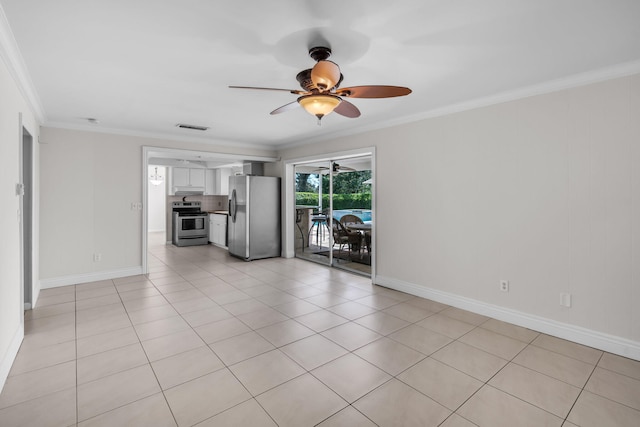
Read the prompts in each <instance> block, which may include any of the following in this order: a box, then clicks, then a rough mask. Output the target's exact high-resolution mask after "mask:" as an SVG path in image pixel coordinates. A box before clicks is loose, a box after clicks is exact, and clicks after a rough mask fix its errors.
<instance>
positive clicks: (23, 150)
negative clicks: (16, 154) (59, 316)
mask: <svg viewBox="0 0 640 427" xmlns="http://www.w3.org/2000/svg"><path fill="white" fill-rule="evenodd" d="M20 156H21V160H20V169H21V172H20V184H19V193H20V196H21V197H20V213H21V215H20V239H21V246H22V253H21V258H22V269H21V270H22V271H21V276H22V289H23V304H24V309H25V310H30V309H31V308H32V307H33V137H32V136H31V134H30V133H29V131H27V130H26V129H25V128H24V127H22V141H21V147H20Z"/></svg>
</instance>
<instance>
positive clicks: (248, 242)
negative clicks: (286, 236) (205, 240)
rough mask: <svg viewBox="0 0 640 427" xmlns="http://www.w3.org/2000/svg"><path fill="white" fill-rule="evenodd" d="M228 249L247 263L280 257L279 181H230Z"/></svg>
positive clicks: (234, 178)
mask: <svg viewBox="0 0 640 427" xmlns="http://www.w3.org/2000/svg"><path fill="white" fill-rule="evenodd" d="M227 246H228V247H229V253H230V254H231V255H233V256H236V257H238V258H242V259H244V260H246V261H251V260H254V259H261V258H271V257H278V256H280V178H274V177H269V176H253V175H236V176H231V177H229V224H228V241H227Z"/></svg>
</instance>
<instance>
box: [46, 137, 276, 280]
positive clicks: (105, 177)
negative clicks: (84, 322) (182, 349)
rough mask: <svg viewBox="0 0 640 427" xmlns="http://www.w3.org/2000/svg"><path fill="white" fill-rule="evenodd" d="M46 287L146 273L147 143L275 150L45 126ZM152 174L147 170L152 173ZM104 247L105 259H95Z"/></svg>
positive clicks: (215, 149)
mask: <svg viewBox="0 0 640 427" xmlns="http://www.w3.org/2000/svg"><path fill="white" fill-rule="evenodd" d="M40 137H41V141H42V145H41V163H40V171H41V176H42V183H41V188H42V190H41V206H40V210H41V213H40V218H41V230H42V231H41V235H40V281H41V283H42V286H43V287H50V286H57V285H62V284H69V283H77V282H82V281H90V280H99V279H100V278H103V277H117V276H118V275H130V274H139V272H140V271H141V270H140V269H141V264H142V259H141V252H142V238H141V236H142V211H139V210H132V209H131V204H132V203H139V202H140V203H141V202H142V201H143V200H142V177H143V171H142V147H143V146H153V147H163V148H180V149H185V150H197V151H208V152H216V153H226V154H241V155H257V156H273V155H274V153H273V152H272V151H266V150H264V151H263V150H257V149H249V148H237V149H232V148H230V147H228V146H224V147H223V146H215V145H210V144H196V143H187V142H179V141H169V140H160V139H152V138H142V137H133V136H123V135H114V134H107V133H98V132H85V131H78V130H68V129H57V128H48V127H42V129H41V135H40ZM144 175H145V176H146V173H145V174H144ZM94 253H100V254H101V255H102V260H101V261H100V262H94V261H93V254H94Z"/></svg>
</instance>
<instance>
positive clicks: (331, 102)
mask: <svg viewBox="0 0 640 427" xmlns="http://www.w3.org/2000/svg"><path fill="white" fill-rule="evenodd" d="M340 102H342V100H341V99H340V98H339V97H337V96H333V95H307V96H301V97H300V98H298V103H300V105H302V108H304V109H305V111H306V112H307V113H309V114H311V115H313V116H316V117H317V118H318V120H319V119H321V118H322V117H324V116H326V115H327V114H329V113H331V112H332V111H333V110H334V109H335V108H336V107H337V106H338V105H339V104H340Z"/></svg>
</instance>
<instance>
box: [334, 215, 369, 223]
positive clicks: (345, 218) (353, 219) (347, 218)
mask: <svg viewBox="0 0 640 427" xmlns="http://www.w3.org/2000/svg"><path fill="white" fill-rule="evenodd" d="M340 223H342V225H345V224H362V223H363V221H362V218H360V217H359V216H356V215H351V214H346V215H342V217H341V218H340Z"/></svg>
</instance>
